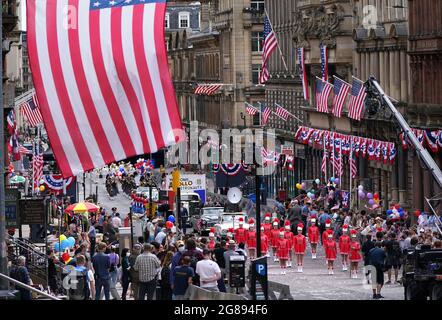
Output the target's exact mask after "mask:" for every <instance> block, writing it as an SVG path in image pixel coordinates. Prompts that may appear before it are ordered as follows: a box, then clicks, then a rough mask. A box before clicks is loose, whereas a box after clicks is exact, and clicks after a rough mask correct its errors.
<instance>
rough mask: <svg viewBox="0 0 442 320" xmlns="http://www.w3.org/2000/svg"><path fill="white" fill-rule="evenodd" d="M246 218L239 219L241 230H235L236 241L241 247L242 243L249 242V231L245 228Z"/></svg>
mask: <svg viewBox="0 0 442 320" xmlns="http://www.w3.org/2000/svg"><path fill="white" fill-rule="evenodd" d="M243 225H244V218H242V217H241V218H239V228H237V229H236V230H235V241H236V243H237V244H238V245H239V244H240V243H244V244H245V243H246V242H247V230H246V229H245V228H243Z"/></svg>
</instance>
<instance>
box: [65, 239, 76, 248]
mask: <svg viewBox="0 0 442 320" xmlns="http://www.w3.org/2000/svg"><path fill="white" fill-rule="evenodd" d="M67 241H68V242H69V248H73V247H74V246H75V239H74V238H73V237H69V238H68V240H67Z"/></svg>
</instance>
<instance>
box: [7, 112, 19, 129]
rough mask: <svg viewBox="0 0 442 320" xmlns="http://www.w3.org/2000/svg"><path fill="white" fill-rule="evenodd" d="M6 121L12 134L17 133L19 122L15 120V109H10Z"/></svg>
mask: <svg viewBox="0 0 442 320" xmlns="http://www.w3.org/2000/svg"><path fill="white" fill-rule="evenodd" d="M6 121H7V123H8V131H9V134H10V135H13V134H15V133H16V129H17V124H16V122H15V112H14V110H11V111H9V113H8V116H7V117H6Z"/></svg>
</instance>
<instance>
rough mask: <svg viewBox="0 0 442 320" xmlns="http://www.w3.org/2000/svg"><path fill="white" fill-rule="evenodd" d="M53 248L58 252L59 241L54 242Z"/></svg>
mask: <svg viewBox="0 0 442 320" xmlns="http://www.w3.org/2000/svg"><path fill="white" fill-rule="evenodd" d="M54 250H55V251H56V252H59V251H60V243H59V242H56V243H55V244H54Z"/></svg>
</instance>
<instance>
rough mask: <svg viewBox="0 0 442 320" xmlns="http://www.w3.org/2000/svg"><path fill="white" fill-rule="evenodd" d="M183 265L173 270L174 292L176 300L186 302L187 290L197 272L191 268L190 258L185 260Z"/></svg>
mask: <svg viewBox="0 0 442 320" xmlns="http://www.w3.org/2000/svg"><path fill="white" fill-rule="evenodd" d="M182 262H183V264H182V265H181V266H177V267H175V268H174V269H173V272H172V277H173V279H174V280H173V282H172V290H173V299H174V300H184V295H185V294H186V291H187V288H188V287H189V285H191V284H192V279H193V277H194V275H195V271H194V270H193V269H192V268H191V267H190V257H184V258H183V261H182Z"/></svg>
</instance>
